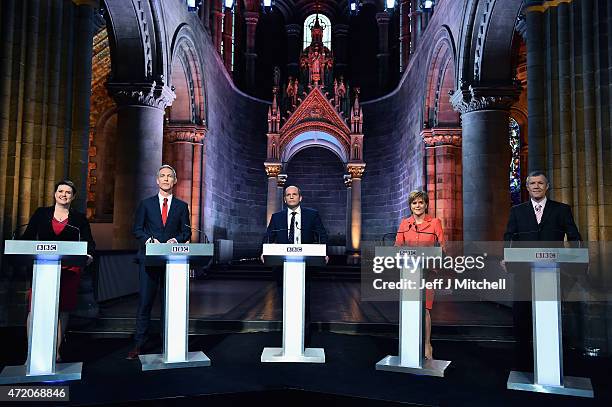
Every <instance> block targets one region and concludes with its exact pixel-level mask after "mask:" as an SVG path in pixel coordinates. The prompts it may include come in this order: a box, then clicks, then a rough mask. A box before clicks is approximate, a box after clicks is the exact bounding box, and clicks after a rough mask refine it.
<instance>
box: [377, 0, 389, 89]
mask: <svg viewBox="0 0 612 407" xmlns="http://www.w3.org/2000/svg"><path fill="white" fill-rule="evenodd" d="M389 20H390V17H389V13H387V12H386V11H383V12H381V13H376V22H377V23H378V54H377V55H376V57H377V58H378V86H379V88H380V90H381V91H382V92H384V91H386V90H387V86H388V84H389Z"/></svg>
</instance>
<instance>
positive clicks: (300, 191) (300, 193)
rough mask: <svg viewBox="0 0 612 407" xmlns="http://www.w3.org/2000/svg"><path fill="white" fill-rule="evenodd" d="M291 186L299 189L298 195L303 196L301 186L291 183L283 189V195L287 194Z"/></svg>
mask: <svg viewBox="0 0 612 407" xmlns="http://www.w3.org/2000/svg"><path fill="white" fill-rule="evenodd" d="M289 188H295V189H297V191H298V196H302V190H301V189H300V187H298V186H296V185H289V186H288V187H286V188H285V190H284V191H283V196H285V195H287V190H288V189H289Z"/></svg>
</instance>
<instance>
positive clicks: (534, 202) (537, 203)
mask: <svg viewBox="0 0 612 407" xmlns="http://www.w3.org/2000/svg"><path fill="white" fill-rule="evenodd" d="M531 205H533V211H534V212H535V211H536V205H542V209H540V210H541V211H542V213H544V207H545V206H546V197H544V198H543V199H542V200H541V201H540V202H536V201H534V200H533V199H532V200H531Z"/></svg>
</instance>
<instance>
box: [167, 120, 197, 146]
mask: <svg viewBox="0 0 612 407" xmlns="http://www.w3.org/2000/svg"><path fill="white" fill-rule="evenodd" d="M207 131H208V129H207V128H206V126H202V125H198V124H168V125H166V126H164V138H165V139H166V140H167V141H168V142H169V143H177V142H184V143H193V144H202V142H203V141H204V138H205V136H206V132H207Z"/></svg>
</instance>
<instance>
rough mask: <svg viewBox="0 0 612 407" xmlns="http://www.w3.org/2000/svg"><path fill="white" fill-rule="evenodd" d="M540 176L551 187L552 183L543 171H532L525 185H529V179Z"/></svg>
mask: <svg viewBox="0 0 612 407" xmlns="http://www.w3.org/2000/svg"><path fill="white" fill-rule="evenodd" d="M539 176H542V177H544V179H545V180H546V185H550V182H549V181H548V177H547V176H546V174H545V173H544V172H543V171H539V170H536V171H531V172H530V173H529V175H527V178H525V183H526V184H527V185H529V178H531V177H539Z"/></svg>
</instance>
